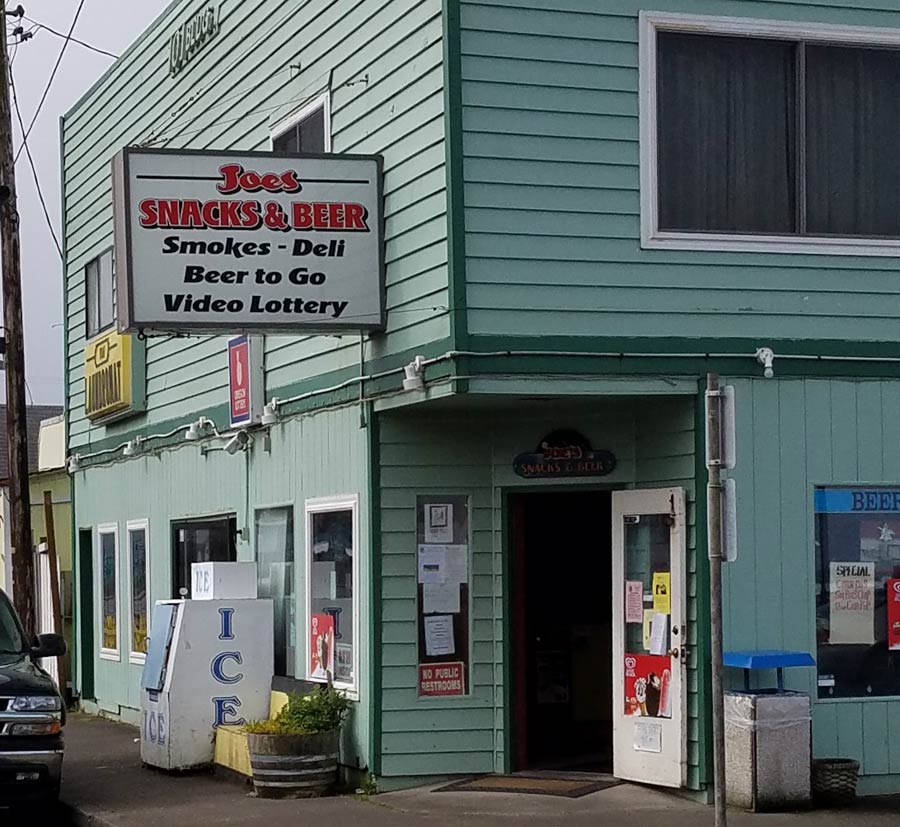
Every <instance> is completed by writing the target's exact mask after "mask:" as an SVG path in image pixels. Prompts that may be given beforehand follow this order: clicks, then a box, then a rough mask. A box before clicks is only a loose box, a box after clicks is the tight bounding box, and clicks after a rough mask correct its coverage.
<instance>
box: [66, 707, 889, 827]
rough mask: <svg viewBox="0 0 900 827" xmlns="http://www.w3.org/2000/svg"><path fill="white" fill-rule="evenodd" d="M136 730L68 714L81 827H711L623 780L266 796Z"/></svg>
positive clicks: (744, 819) (692, 807) (698, 811)
mask: <svg viewBox="0 0 900 827" xmlns="http://www.w3.org/2000/svg"><path fill="white" fill-rule="evenodd" d="M137 736H138V733H137V730H135V729H133V728H131V727H128V726H124V725H122V724H115V723H112V722H110V721H105V720H101V719H97V718H89V717H87V716H83V715H73V716H71V718H70V720H69V724H68V726H67V727H66V759H65V769H64V772H63V791H62V797H63V801H64V802H65V804H66V805H67V806H68V807H69V809H70V811H71V813H72V820H73V823H74V824H75V825H78V827H157V825H158V827H173V825H179V826H180V825H188V826H189V827H212V825H216V826H217V827H218V825H248V827H253V825H265V826H266V827H282V825H283V826H284V827H288V825H290V826H291V827H295V825H297V824H298V823H304V824H322V825H331V824H346V823H352V824H354V825H355V827H404V825H428V826H429V827H431V826H432V825H433V827H451V825H452V827H458V825H459V824H460V823H463V824H466V825H470V824H478V825H485V827H507V825H508V827H514V825H518V824H519V823H521V822H523V821H525V822H527V824H529V825H534V827H588V825H590V827H598V825H602V826H603V827H616V826H617V825H622V826H623V827H625V825H627V826H628V827H634V825H636V824H640V825H643V824H657V825H665V827H704V825H712V823H713V813H712V809H711V808H709V807H705V806H703V805H699V804H694V803H692V802H690V801H686V800H685V799H683V798H680V797H678V796H675V795H669V794H667V793H662V792H658V791H655V790H648V789H645V788H643V787H637V786H633V785H628V784H623V785H620V786H618V787H614V788H612V789H608V790H603V791H601V792H598V793H594V794H593V795H589V796H585V797H584V798H579V799H566V798H554V797H549V796H533V795H503V794H499V793H452V792H446V793H445V792H442V793H436V794H432V793H431V792H430V790H429V789H428V788H423V789H417V790H409V791H406V792H399V793H390V794H387V795H380V796H376V797H374V798H372V799H369V800H367V801H366V800H357V799H355V798H352V797H343V798H323V799H309V800H306V801H267V800H262V799H256V798H253V797H252V796H251V795H249V788H247V787H244V786H242V785H241V784H240V783H237V782H233V781H225V780H221V779H219V778H216V777H213V776H211V775H190V776H170V775H166V774H163V773H160V772H155V771H153V770H148V769H145V768H143V767H142V766H141V762H140V750H139V746H138V744H137V742H136V740H135V739H136V738H137ZM729 823H730V824H732V825H735V827H754V825H755V827H781V826H782V825H797V827H803V825H804V824H806V825H810V827H812V825H813V824H815V827H839V826H840V827H843V826H844V825H847V824H853V825H860V827H882V825H884V827H887V825H896V824H898V823H900V801H898V800H888V799H880V800H877V801H876V800H872V801H867V802H866V804H865V806H860V807H858V808H856V809H855V810H851V811H841V812H833V813H831V812H828V813H826V812H822V811H816V812H808V813H798V814H786V815H780V814H779V815H759V816H755V815H751V814H748V813H737V812H736V813H732V814H730V816H729Z"/></svg>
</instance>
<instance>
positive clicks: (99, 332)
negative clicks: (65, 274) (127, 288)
mask: <svg viewBox="0 0 900 827" xmlns="http://www.w3.org/2000/svg"><path fill="white" fill-rule="evenodd" d="M107 254H109V259H110V268H111V269H112V295H111V297H110V298H111V299H112V321H111V322H110V323H109V324H108V325H105V326H103V325H100V326H99V327H98V328H97V329H96V330H95V331H94V332H93V333H91V327H90V324H91V322H90V317H89V312H90V307H89V306H88V280H87V270H88V267H90V266H91V264H93V263H94V262H95V261H96V262H97V302H98V305H97V307H98V316H99V315H102V314H101V313H100V311H99V301H100V260H101V259H102V258H103V257H104V256H105V255H107ZM82 270H83V272H84V338H85V340H86V341H88V342H90V341H92V340H93V339H96V338H99V337H100V336H103V335H104V334H106V333H109V331H110V330H114V329H115V327H116V316H117V315H118V313H117V310H118V308H117V307H116V251H115V248H114V247H105V248H104V249H102V250H101V251H100V252H99V253H97V255H95V256H93V257H91V258H89V259H88V260H87V261H86V262H85V263H84V267H83V268H82ZM98 324H99V318H98Z"/></svg>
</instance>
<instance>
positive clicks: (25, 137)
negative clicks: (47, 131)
mask: <svg viewBox="0 0 900 827" xmlns="http://www.w3.org/2000/svg"><path fill="white" fill-rule="evenodd" d="M83 8H84V0H80V2H79V3H78V8H77V9H75V16H74V17H73V18H72V25H71V26H69V33H68V35H66V39H65V40H64V41H63V45H62V48H61V49H60V50H59V56H58V57H57V58H56V64H55V65H54V67H53V71H52V72H51V73H50V79H49V80H48V81H47V86H46V87H45V88H44V94H43V95H41V99H40V101H39V102H38V105H37V109H35V111H34V116H33V117H32V119H31V123H30V124H28V129H27V130H25V131H24V132H23V133H22V146H20V147H19V151H18V152H16V157H15V158H14V160H15V161H18V160H19V156H20V155H21V154H22V149H23V148H25V147H26V146H27V144H26V142H27V141H28V136H29V135H30V134H31V130H32V129H34V124H35V122H36V121H37V119H38V115H40V114H41V109H42V108H43V106H44V101H46V100H47V95H48V94H49V93H50V87H51V86H53V81H54V79H55V78H56V73H57V72H58V71H59V65H60V63H62V59H63V55H65V53H66V48H67V47H68V45H69V41H70V39H71V37H72V32H74V31H75V25H76V24H77V23H78V18H79V17H80V16H81V10H82V9H83Z"/></svg>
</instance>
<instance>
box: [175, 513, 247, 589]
mask: <svg viewBox="0 0 900 827" xmlns="http://www.w3.org/2000/svg"><path fill="white" fill-rule="evenodd" d="M236 536H237V520H235V518H234V517H210V518H208V519H203V520H185V521H183V522H177V523H172V557H173V559H172V596H173V597H174V598H176V599H177V598H180V597H190V596H191V564H192V563H234V562H235V561H237V544H236V542H235V540H236Z"/></svg>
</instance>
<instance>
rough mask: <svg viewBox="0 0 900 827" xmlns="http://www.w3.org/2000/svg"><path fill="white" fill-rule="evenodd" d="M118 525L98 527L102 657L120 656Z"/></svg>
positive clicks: (114, 657)
mask: <svg viewBox="0 0 900 827" xmlns="http://www.w3.org/2000/svg"><path fill="white" fill-rule="evenodd" d="M118 531H119V530H118V527H117V526H116V525H107V526H100V527H99V528H98V529H97V534H98V536H99V540H100V542H99V548H100V657H105V658H110V659H118V657H119V607H118V561H117V560H116V557H117V556H118V555H117V551H118V545H119V533H118Z"/></svg>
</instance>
